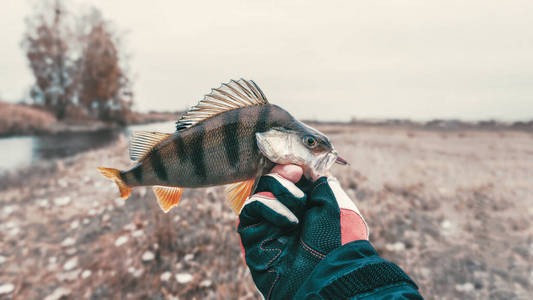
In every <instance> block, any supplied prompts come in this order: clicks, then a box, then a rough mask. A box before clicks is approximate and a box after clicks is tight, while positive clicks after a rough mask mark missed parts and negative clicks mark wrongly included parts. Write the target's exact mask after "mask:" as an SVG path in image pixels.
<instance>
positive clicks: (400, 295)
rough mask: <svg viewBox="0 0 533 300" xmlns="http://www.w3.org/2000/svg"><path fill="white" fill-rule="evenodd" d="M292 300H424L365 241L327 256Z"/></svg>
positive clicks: (356, 242)
mask: <svg viewBox="0 0 533 300" xmlns="http://www.w3.org/2000/svg"><path fill="white" fill-rule="evenodd" d="M295 299H423V298H422V296H421V295H420V294H419V293H418V287H417V285H416V284H415V283H414V282H413V281H412V280H411V278H409V276H407V274H405V272H403V271H402V269H400V267H398V266H397V265H395V264H393V263H391V262H388V261H386V260H384V259H383V258H381V257H379V255H378V254H377V252H376V250H375V249H374V248H373V247H372V245H370V243H369V242H368V241H363V240H361V241H354V242H351V243H348V244H346V245H344V246H342V247H340V248H338V249H336V250H334V251H332V252H330V253H329V254H328V255H327V256H326V257H325V258H324V259H323V260H322V261H321V262H320V263H318V264H317V265H316V267H315V268H314V269H313V271H312V272H311V274H310V276H309V277H308V278H307V280H306V281H305V282H304V283H303V285H302V286H301V287H300V289H299V290H298V292H297V293H296V297H295Z"/></svg>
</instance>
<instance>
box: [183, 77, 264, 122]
mask: <svg viewBox="0 0 533 300" xmlns="http://www.w3.org/2000/svg"><path fill="white" fill-rule="evenodd" d="M265 104H268V100H267V98H266V97H265V95H264V94H263V92H262V91H261V89H260V88H259V86H257V84H255V82H253V80H246V79H242V78H241V79H240V80H238V81H235V80H231V81H230V82H228V83H223V84H222V85H221V86H220V87H219V88H216V89H211V93H209V94H207V95H205V96H204V98H203V99H202V100H201V101H200V102H199V103H198V104H196V105H195V106H193V107H191V109H189V111H188V112H186V113H185V114H184V115H183V116H182V117H181V118H180V119H179V120H178V122H176V130H178V131H179V130H182V129H185V128H189V127H191V126H193V125H195V124H197V123H199V122H201V121H203V120H205V119H209V118H211V117H213V116H216V115H218V114H220V113H222V112H225V111H228V110H233V109H237V108H242V107H247V106H254V105H265Z"/></svg>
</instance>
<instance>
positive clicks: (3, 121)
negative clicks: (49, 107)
mask: <svg viewBox="0 0 533 300" xmlns="http://www.w3.org/2000/svg"><path fill="white" fill-rule="evenodd" d="M177 117H178V113H162V112H149V113H140V112H132V113H130V115H129V116H128V118H127V124H126V125H134V124H147V123H153V122H164V121H171V120H176V119H177ZM119 127H121V126H120V125H118V124H116V123H105V122H102V121H98V120H72V119H67V120H62V121H58V120H57V119H56V118H55V116H54V115H53V114H52V113H50V112H48V111H46V110H43V109H40V108H37V107H33V106H29V105H19V104H12V103H6V102H1V101H0V137H8V136H16V135H44V134H58V133H65V132H93V131H100V130H104V129H113V128H119Z"/></svg>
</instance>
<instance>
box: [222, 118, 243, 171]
mask: <svg viewBox="0 0 533 300" xmlns="http://www.w3.org/2000/svg"><path fill="white" fill-rule="evenodd" d="M239 122H240V120H239V110H238V109H236V110H234V111H232V112H231V113H225V114H224V126H223V127H222V128H223V135H222V136H223V140H224V147H225V148H226V157H227V158H228V161H229V164H230V166H232V167H233V168H236V167H238V164H239V154H240V153H239V138H238V130H239Z"/></svg>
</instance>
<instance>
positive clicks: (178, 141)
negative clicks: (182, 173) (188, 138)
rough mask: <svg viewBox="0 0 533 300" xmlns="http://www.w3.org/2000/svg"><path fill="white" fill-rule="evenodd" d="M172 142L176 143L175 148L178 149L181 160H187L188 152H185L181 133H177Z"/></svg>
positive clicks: (177, 152)
mask: <svg viewBox="0 0 533 300" xmlns="http://www.w3.org/2000/svg"><path fill="white" fill-rule="evenodd" d="M172 142H173V143H174V148H175V150H176V155H177V157H178V159H179V160H180V161H185V160H186V159H187V153H185V151H186V148H185V143H184V142H183V138H182V137H181V135H179V134H178V135H177V136H176V137H175V138H174V139H173V140H172Z"/></svg>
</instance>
